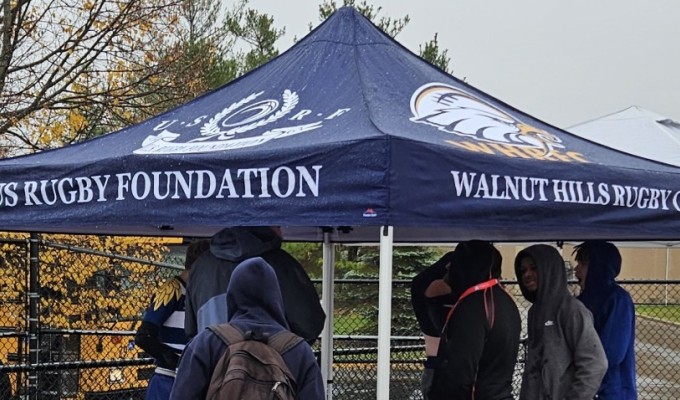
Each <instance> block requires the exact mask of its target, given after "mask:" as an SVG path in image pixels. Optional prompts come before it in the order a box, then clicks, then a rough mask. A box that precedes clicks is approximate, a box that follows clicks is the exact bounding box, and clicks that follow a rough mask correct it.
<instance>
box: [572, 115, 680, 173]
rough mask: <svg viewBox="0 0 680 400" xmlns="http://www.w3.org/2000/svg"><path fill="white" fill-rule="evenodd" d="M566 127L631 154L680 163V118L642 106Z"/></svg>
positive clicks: (673, 163) (677, 164)
mask: <svg viewBox="0 0 680 400" xmlns="http://www.w3.org/2000/svg"><path fill="white" fill-rule="evenodd" d="M567 130H568V131H569V132H571V133H574V134H576V135H578V136H581V137H582V138H584V139H588V140H591V141H593V142H596V143H600V144H603V145H605V146H608V147H611V148H613V149H616V150H620V151H623V152H625V153H628V154H632V155H635V156H639V157H644V158H647V159H650V160H654V161H659V162H663V163H666V164H671V165H675V166H678V167H680V122H677V121H673V120H672V119H670V118H668V117H664V116H662V115H659V114H656V113H654V112H652V111H649V110H646V109H644V108H642V107H639V106H632V107H629V108H626V109H625V110H622V111H619V112H616V113H613V114H609V115H605V116H603V117H600V118H597V119H594V120H591V121H586V122H582V123H580V124H577V125H574V126H571V127H569V128H567Z"/></svg>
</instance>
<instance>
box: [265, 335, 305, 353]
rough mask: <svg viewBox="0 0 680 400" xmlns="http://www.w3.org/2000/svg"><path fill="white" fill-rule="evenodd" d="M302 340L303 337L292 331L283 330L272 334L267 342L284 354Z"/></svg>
mask: <svg viewBox="0 0 680 400" xmlns="http://www.w3.org/2000/svg"><path fill="white" fill-rule="evenodd" d="M302 340H303V339H302V338H301V337H300V336H298V335H296V334H294V333H293V332H291V331H281V332H277V333H275V334H274V335H273V336H271V337H270V338H269V340H268V341H267V344H268V345H270V346H271V347H273V348H274V350H276V351H278V352H279V354H281V355H283V353H285V352H287V351H288V350H290V349H292V348H293V347H295V346H296V345H297V344H298V343H300V342H301V341H302Z"/></svg>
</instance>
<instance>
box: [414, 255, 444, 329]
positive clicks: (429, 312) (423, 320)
mask: <svg viewBox="0 0 680 400" xmlns="http://www.w3.org/2000/svg"><path fill="white" fill-rule="evenodd" d="M451 254H452V253H447V254H445V255H444V256H443V257H442V258H441V259H439V261H437V262H436V263H434V264H432V266H430V267H428V268H426V269H424V270H423V271H421V272H420V273H419V274H418V275H416V276H415V277H414V278H413V280H412V281H411V305H412V306H413V312H414V313H415V315H416V320H417V321H418V326H419V327H420V330H421V331H422V332H423V333H424V334H426V335H428V336H433V337H439V335H440V334H441V330H442V328H443V327H444V321H445V319H446V314H447V313H448V310H449V309H448V308H447V307H446V305H447V304H448V305H451V304H452V303H453V299H452V298H451V296H450V295H446V296H439V297H432V298H428V297H425V290H426V289H427V288H428V286H430V284H431V283H432V282H433V281H435V280H437V279H442V278H443V277H444V275H445V274H446V271H447V270H446V265H447V264H448V263H449V261H450V258H451V257H450V256H451Z"/></svg>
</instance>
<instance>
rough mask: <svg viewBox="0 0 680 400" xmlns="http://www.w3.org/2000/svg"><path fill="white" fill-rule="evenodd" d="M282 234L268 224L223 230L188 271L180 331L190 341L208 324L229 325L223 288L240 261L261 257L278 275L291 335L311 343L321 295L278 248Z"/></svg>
mask: <svg viewBox="0 0 680 400" xmlns="http://www.w3.org/2000/svg"><path fill="white" fill-rule="evenodd" d="M281 241H282V237H281V231H280V229H279V228H278V227H271V226H236V227H229V228H224V229H222V230H221V231H219V232H217V233H216V234H215V235H214V236H213V237H212V238H211V240H210V251H206V252H205V253H203V254H202V255H201V256H200V257H199V258H198V259H197V260H196V262H195V263H194V265H193V267H192V268H191V274H190V277H189V278H190V279H189V282H188V284H187V296H186V313H185V315H184V319H185V320H184V331H185V333H186V335H187V337H188V338H189V339H191V338H193V337H194V336H196V334H198V333H199V332H201V331H202V330H204V329H205V328H207V327H208V326H210V325H216V324H220V323H224V322H227V315H228V310H227V302H226V301H225V297H226V291H227V286H228V285H229V280H230V277H231V274H232V271H233V270H234V268H236V266H237V265H238V264H239V263H240V262H241V261H243V260H246V259H248V258H253V257H262V258H263V259H264V260H265V261H266V262H267V263H268V264H269V265H270V266H271V267H272V268H274V272H275V273H276V278H277V279H278V283H279V287H280V289H281V295H282V296H283V309H284V313H285V314H284V315H285V317H286V321H287V322H288V326H290V330H291V332H293V333H295V334H296V335H298V336H300V337H302V338H303V339H305V340H306V341H307V342H308V343H310V344H312V343H314V341H316V339H317V338H318V337H319V334H320V333H321V331H322V330H323V326H324V323H325V321H326V314H325V313H324V311H323V308H322V307H321V302H320V301H319V295H318V294H317V292H316V289H315V288H314V284H312V281H311V280H310V279H309V275H307V272H305V270H304V268H302V265H300V263H299V262H298V261H297V260H296V259H295V258H293V257H292V256H291V255H290V254H288V253H287V252H286V251H285V250H283V249H282V248H281Z"/></svg>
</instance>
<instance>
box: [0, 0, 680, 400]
mask: <svg viewBox="0 0 680 400" xmlns="http://www.w3.org/2000/svg"><path fill="white" fill-rule="evenodd" d="M499 68H500V67H499ZM549 95H551V94H546V96H549ZM565 106H566V105H565ZM226 225H282V226H284V232H285V236H286V239H288V240H319V239H321V238H322V237H323V238H324V239H325V241H326V243H328V242H330V241H347V242H364V241H376V240H377V239H378V237H380V240H381V244H386V246H385V247H386V248H388V249H391V244H392V240H393V241H396V242H454V241H459V240H467V239H472V238H479V239H487V240H494V241H548V240H582V239H589V238H601V239H610V240H672V239H678V238H679V237H680V169H678V168H675V167H671V166H666V165H663V164H657V163H655V162H653V161H649V160H644V159H639V158H635V157H633V156H630V155H627V154H624V153H620V152H617V151H615V150H612V149H609V148H607V147H603V146H601V145H598V144H596V143H593V142H589V141H587V140H585V139H582V138H579V137H577V136H574V135H571V134H569V133H568V132H565V131H563V130H560V129H557V128H555V127H553V126H550V125H548V124H546V123H544V122H542V121H539V120H537V119H535V118H533V117H531V116H529V115H527V114H525V113H523V112H521V111H519V110H517V109H515V108H513V107H511V106H509V105H507V104H505V103H503V102H501V101H500V100H498V99H495V98H493V97H491V96H489V95H488V94H486V93H483V92H481V91H479V90H477V89H475V88H474V87H472V86H470V85H468V84H466V83H464V82H462V81H460V80H458V79H456V78H454V77H452V76H450V75H448V74H446V73H444V72H443V71H441V70H439V69H437V68H435V67H433V66H431V65H430V64H428V63H427V62H425V61H423V60H422V59H420V58H419V57H417V56H415V55H413V54H412V53H410V52H409V51H408V50H406V49H405V48H404V47H402V46H401V45H399V44H398V43H396V42H395V41H394V40H392V39H391V38H390V37H388V36H386V35H385V34H383V33H382V32H381V31H380V30H379V29H377V28H376V27H375V26H374V25H372V24H371V23H370V22H369V21H368V20H366V19H365V18H364V17H362V16H361V15H360V14H359V13H358V12H356V11H355V10H354V9H352V8H343V9H340V10H339V11H338V12H337V13H335V14H334V15H333V16H331V17H330V18H329V19H328V20H327V21H326V22H324V23H323V24H322V25H321V26H319V27H318V28H317V29H315V30H314V31H313V32H311V33H310V34H309V35H308V36H307V37H305V38H304V39H302V40H301V41H299V42H298V43H297V44H296V45H295V46H293V47H292V48H291V49H289V50H288V51H286V52H285V53H284V54H282V55H281V56H279V57H277V58H276V59H274V60H272V61H270V62H269V63H267V64H266V65H263V66H262V67H260V68H258V69H256V70H254V71H252V72H250V73H249V74H247V75H245V76H243V77H241V78H240V79H238V80H235V81H233V82H230V83H229V84H228V85H226V86H224V87H222V88H219V89H217V90H215V91H213V92H210V93H208V94H206V95H204V96H202V97H200V98H197V99H196V100H194V101H191V102H189V103H187V104H185V105H182V106H181V107H178V108H176V109H174V110H171V111H169V112H166V113H164V114H161V115H159V116H157V117H154V118H151V119H149V120H147V121H145V122H143V123H140V124H137V125H134V126H130V127H128V128H125V129H122V130H120V131H118V132H115V133H111V134H108V135H105V136H102V137H99V138H96V139H93V140H90V141H87V142H83V143H78V144H75V145H71V146H68V147H65V148H61V149H57V150H53V151H45V152H42V153H39V154H35V155H29V156H23V157H18V158H13V159H5V160H1V161H0V231H27V232H60V233H92V234H125V235H151V236H159V235H172V236H208V235H211V234H212V233H214V232H216V231H217V230H219V229H220V228H221V227H223V226H226ZM321 227H324V228H326V229H320V228H321ZM340 227H341V228H340ZM381 227H389V228H385V229H383V230H382V235H379V231H380V228H381ZM330 228H332V229H330ZM338 228H340V229H338ZM322 232H325V233H323V234H322ZM385 237H389V239H384V238H385ZM327 248H328V247H327ZM389 254H390V253H389V252H386V253H384V254H383V252H382V250H381V256H382V255H389ZM330 258H332V257H330ZM386 258H387V257H381V268H380V277H381V282H380V305H379V307H380V310H381V312H380V317H379V324H380V326H379V333H378V336H379V341H378V364H379V365H378V367H379V370H378V387H379V391H378V397H379V398H388V397H389V396H388V394H386V393H388V392H389V389H388V383H389V336H390V319H389V317H390V313H391V308H390V300H391V286H390V279H391V264H390V263H389V261H385V263H383V259H386ZM326 272H327V271H326ZM327 276H332V272H331V273H330V275H329V274H327V273H325V274H324V278H325V279H324V294H325V295H326V293H328V290H327V289H328V288H329V286H327V285H330V283H329V280H327V279H326V278H327ZM331 282H332V281H331ZM330 288H331V289H332V286H330ZM330 293H332V290H330ZM324 302H325V304H326V306H327V308H326V309H329V308H328V306H329V304H330V308H332V302H329V300H328V296H326V299H325V300H324ZM330 325H331V326H332V323H331V324H330ZM324 335H328V332H327V331H326V333H324ZM328 338H329V336H324V341H323V342H322V343H328V341H326V339H328ZM331 340H332V339H331ZM324 357H325V361H323V360H322V362H323V364H324V373H326V374H328V373H330V372H329V371H330V368H329V365H330V361H328V352H327V350H326V352H325V353H324V348H323V346H322V358H324ZM386 360H387V361H386ZM381 387H382V388H383V389H382V390H383V391H382V392H381V391H380V390H381V389H380V388H381Z"/></svg>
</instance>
